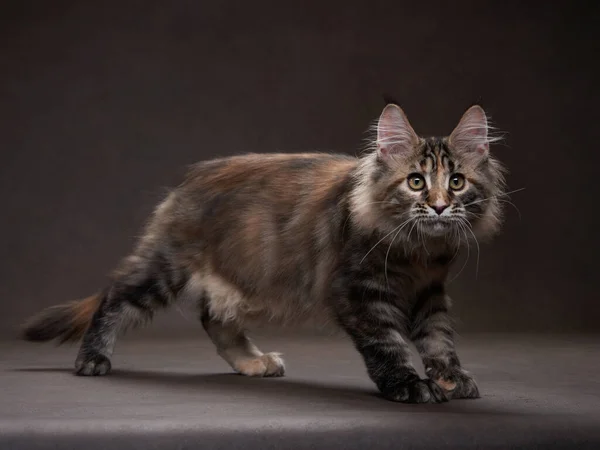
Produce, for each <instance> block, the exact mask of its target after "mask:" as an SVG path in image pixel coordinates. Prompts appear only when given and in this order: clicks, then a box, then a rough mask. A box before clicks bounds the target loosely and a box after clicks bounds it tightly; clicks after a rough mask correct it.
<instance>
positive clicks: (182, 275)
mask: <svg viewBox="0 0 600 450" xmlns="http://www.w3.org/2000/svg"><path fill="white" fill-rule="evenodd" d="M374 132H375V133H374V134H375V137H374V139H373V142H372V145H370V148H369V149H367V151H365V152H364V153H363V154H361V156H359V157H352V156H347V155H341V154H327V153H301V154H245V155H238V156H232V157H226V158H220V159H214V160H210V161H205V162H200V163H197V164H196V165H194V166H192V167H191V168H190V170H189V173H188V175H187V176H186V178H185V180H184V181H183V182H182V183H181V184H180V185H179V186H178V187H177V188H175V189H173V190H172V191H171V192H170V193H169V194H168V196H166V198H165V199H164V201H162V202H161V203H160V204H159V205H158V206H157V208H156V209H155V210H154V212H153V214H152V216H151V218H150V220H149V221H148V223H147V225H146V228H145V232H144V234H143V236H142V237H141V238H140V239H139V241H138V242H137V244H136V247H135V249H134V250H133V252H132V253H131V254H130V255H129V256H127V257H126V258H125V259H124V260H123V261H122V262H121V264H120V266H119V267H118V268H117V269H116V270H115V271H114V273H113V274H112V276H111V281H110V283H108V286H107V287H106V288H105V289H104V290H103V291H102V292H100V293H98V294H97V295H92V296H91V297H88V298H87V299H84V300H81V301H76V302H72V303H66V304H62V305H58V306H54V307H50V308H48V309H46V310H44V311H42V312H41V313H39V314H38V315H36V316H34V317H33V318H31V319H30V320H29V321H28V322H26V324H25V326H24V328H23V338H24V339H26V340H30V341H48V340H52V339H57V340H58V341H59V342H60V343H63V342H66V341H76V340H79V339H82V344H81V348H80V350H79V353H78V356H77V358H76V362H75V373H76V374H78V375H84V376H88V375H104V374H106V373H108V372H109V370H110V369H111V362H110V357H111V355H112V352H113V348H114V345H115V341H116V339H117V336H118V334H119V333H120V332H122V331H124V330H125V329H126V328H128V327H129V326H132V325H136V324H140V323H142V322H146V321H148V320H149V319H151V318H152V316H153V314H154V312H155V311H157V310H159V309H164V308H166V307H168V306H170V305H173V304H174V303H175V302H179V301H182V299H187V300H190V299H191V300H192V302H193V304H194V305H195V307H196V308H197V314H198V317H199V319H200V321H201V322H202V325H203V327H204V329H205V330H206V332H207V333H208V335H209V337H210V339H211V340H212V341H213V342H214V344H215V346H216V348H217V352H218V354H219V355H220V356H221V357H222V358H223V359H225V361H226V362H227V363H229V365H230V366H231V367H232V368H233V370H234V371H236V372H238V373H240V374H244V375H248V376H273V377H277V376H282V375H284V371H285V367H284V361H283V359H282V358H281V355H280V354H279V353H276V352H272V353H262V352H261V351H260V350H259V349H258V348H257V347H256V345H254V343H253V342H252V341H251V340H250V339H249V338H248V337H247V335H246V332H245V330H246V328H247V327H248V326H249V325H251V324H252V323H254V322H256V321H261V320H270V321H278V322H286V321H290V320H295V319H301V318H311V317H313V318H314V317H329V318H331V319H332V320H333V321H334V322H335V323H336V324H337V325H339V326H340V327H341V328H342V329H343V330H345V331H346V332H347V333H348V334H349V336H350V338H351V340H352V342H353V344H354V346H355V347H356V349H357V350H358V352H360V354H361V355H362V358H363V360H364V363H365V365H366V368H367V372H368V375H369V376H370V378H371V379H372V380H373V382H374V383H375V384H376V385H377V387H378V389H379V391H380V392H381V393H382V395H383V396H384V397H385V398H387V399H389V400H392V401H398V402H405V403H437V402H444V401H448V400H449V399H453V398H477V397H480V393H479V389H478V387H477V384H476V382H475V380H474V378H473V377H472V376H471V375H470V374H469V373H468V372H467V371H466V370H465V369H464V368H463V367H462V366H461V363H460V361H459V358H458V356H457V353H456V350H455V346H454V330H453V325H452V321H451V318H450V314H449V309H450V299H449V297H448V296H447V295H446V292H445V282H446V278H447V275H448V271H449V269H450V267H451V265H452V262H453V260H455V256H456V254H457V252H458V251H459V250H460V249H461V248H463V247H464V246H466V245H468V241H469V239H470V238H475V239H482V238H483V239H485V238H490V237H492V236H493V235H494V234H496V232H497V231H498V230H499V228H500V224H501V213H502V211H501V208H500V206H501V205H500V202H499V200H498V197H499V196H500V195H503V188H504V175H503V174H504V169H503V166H502V165H501V164H500V162H498V161H497V160H496V159H495V158H494V157H493V156H492V155H491V154H490V150H489V147H490V143H492V142H494V141H495V138H494V137H493V136H492V134H491V132H490V126H489V125H488V119H487V116H486V113H485V112H484V110H483V109H482V108H481V107H480V106H479V105H474V106H472V107H470V108H469V109H468V110H467V111H466V112H465V113H464V114H463V116H462V118H461V119H460V121H459V123H458V125H457V126H456V128H455V129H454V130H453V131H452V133H451V134H450V135H449V136H447V137H443V138H440V137H427V138H424V137H419V136H418V135H417V134H416V133H415V131H414V129H413V128H412V126H411V125H410V123H409V121H408V119H407V117H406V115H405V114H404V112H403V111H402V109H401V108H400V107H399V106H398V105H397V104H394V103H389V104H387V105H386V106H385V108H384V109H383V111H382V112H381V114H380V116H379V119H378V121H377V122H376V125H374ZM409 341H412V343H414V345H415V347H416V349H417V350H418V353H419V355H420V357H421V358H422V361H423V364H424V367H425V370H426V375H427V378H424V379H423V378H421V377H420V376H419V375H418V373H417V372H416V371H415V368H414V367H413V365H412V363H411V360H410V350H409V346H408V342H409Z"/></svg>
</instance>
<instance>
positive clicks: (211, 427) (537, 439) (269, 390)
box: [0, 335, 600, 450]
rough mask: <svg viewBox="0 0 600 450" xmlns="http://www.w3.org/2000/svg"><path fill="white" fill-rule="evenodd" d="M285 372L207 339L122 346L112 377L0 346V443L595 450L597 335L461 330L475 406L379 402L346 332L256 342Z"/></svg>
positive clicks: (58, 352) (68, 352)
mask: <svg viewBox="0 0 600 450" xmlns="http://www.w3.org/2000/svg"><path fill="white" fill-rule="evenodd" d="M258 343H259V344H260V346H261V347H262V349H263V350H264V351H272V350H278V351H282V352H283V353H284V354H285V358H286V362H287V368H288V372H287V376H286V377H285V378H281V379H249V378H245V377H242V376H238V375H235V374H232V373H230V370H229V368H228V366H227V365H226V364H225V363H224V362H223V361H221V360H220V358H219V357H218V356H217V355H216V354H215V352H214V349H213V348H212V346H211V345H209V343H208V341H207V339H206V338H204V337H200V338H198V339H195V340H136V339H129V340H123V341H122V342H120V343H119V346H118V349H117V352H116V354H115V356H114V358H113V372H112V374H111V375H109V376H107V377H100V378H80V377H75V376H73V375H72V374H71V367H72V363H73V359H74V356H75V352H76V348H75V347H65V348H55V347H53V346H52V345H35V344H28V343H14V342H5V343H3V344H0V389H1V393H0V447H1V448H15V449H28V448H36V449H49V448H78V449H79V448H84V449H86V450H88V449H96V448H98V449H101V448H112V449H115V448H144V449H151V448H173V449H188V448H190V449H191V448H211V449H215V448H223V449H225V448H248V449H249V448H255V449H267V448H307V449H308V448H357V449H358V448H361V449H364V448H432V449H440V448H444V449H445V448H456V449H467V448H486V449H489V448H498V449H500V448H590V449H591V448H600V381H599V376H598V374H599V373H600V337H598V338H589V337H588V338H584V337H572V336H571V337H569V336H564V337H552V338H549V337H541V336H536V337H529V336H510V337H507V336H498V335H495V336H482V335H477V336H466V337H463V338H462V340H461V341H460V343H459V349H460V353H461V356H462V359H463V362H464V364H465V366H466V367H467V368H468V369H470V370H471V371H472V372H473V373H474V375H475V376H476V377H477V379H478V380H479V382H480V387H481V390H482V393H483V398H482V399H479V400H454V401H452V402H451V403H448V404H443V405H418V406H413V405H401V404H395V403H391V402H388V401H386V400H383V399H381V398H380V397H379V396H378V395H377V392H376V389H375V387H374V385H373V384H372V383H371V382H370V381H369V379H368V378H367V376H366V374H365V371H364V368H363V366H362V362H361V360H360V357H359V356H358V354H357V353H356V352H355V351H354V350H353V348H352V347H351V346H350V344H349V342H348V341H347V340H346V339H345V338H343V337H306V336H296V337H286V338H281V337H270V338H267V337H263V338H260V339H258Z"/></svg>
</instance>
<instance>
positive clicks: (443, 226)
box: [421, 220, 453, 237]
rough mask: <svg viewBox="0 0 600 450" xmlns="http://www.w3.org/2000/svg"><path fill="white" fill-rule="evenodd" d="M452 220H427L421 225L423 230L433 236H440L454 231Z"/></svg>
mask: <svg viewBox="0 0 600 450" xmlns="http://www.w3.org/2000/svg"><path fill="white" fill-rule="evenodd" d="M452 225H453V224H452V222H451V221H449V220H426V221H423V223H422V225H421V229H422V231H423V232H424V233H425V234H427V235H429V236H431V237H440V236H444V235H446V234H449V233H451V232H452V231H453V226H452Z"/></svg>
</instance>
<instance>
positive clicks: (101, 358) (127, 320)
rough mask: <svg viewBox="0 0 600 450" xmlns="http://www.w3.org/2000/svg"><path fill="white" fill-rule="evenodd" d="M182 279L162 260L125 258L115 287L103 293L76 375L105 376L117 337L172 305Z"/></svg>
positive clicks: (79, 357) (76, 363)
mask: <svg viewBox="0 0 600 450" xmlns="http://www.w3.org/2000/svg"><path fill="white" fill-rule="evenodd" d="M179 276H181V274H179V273H178V272H176V271H174V270H169V267H168V266H167V265H166V263H165V260H164V259H163V258H158V257H156V256H153V257H146V258H144V257H140V256H138V255H133V256H130V257H128V258H126V259H125V261H124V263H123V265H122V267H121V268H120V269H119V270H118V271H117V273H116V274H115V276H114V280H113V282H112V284H111V285H110V286H109V287H108V288H107V289H106V290H105V291H104V292H103V293H102V294H101V299H100V302H99V306H98V309H97V310H96V311H95V313H94V315H93V316H92V318H91V321H90V324H89V326H88V328H87V330H86V331H85V334H84V336H83V342H82V343H81V347H80V349H79V353H78V355H77V359H76V361H75V372H76V374H77V375H83V376H90V375H105V374H106V373H108V372H109V371H110V369H111V362H110V357H111V356H112V353H113V349H114V347H115V343H116V340H117V337H118V335H119V334H120V333H121V332H122V331H125V330H126V329H127V328H129V327H132V326H135V325H137V324H140V323H143V322H148V321H150V320H151V319H152V317H153V315H154V313H155V311H157V310H158V309H164V308H166V307H167V306H169V305H170V303H171V302H172V300H173V299H174V298H175V296H176V289H174V288H173V286H176V285H177V284H178V283H181V281H180V280H179V279H178V278H177V277H179Z"/></svg>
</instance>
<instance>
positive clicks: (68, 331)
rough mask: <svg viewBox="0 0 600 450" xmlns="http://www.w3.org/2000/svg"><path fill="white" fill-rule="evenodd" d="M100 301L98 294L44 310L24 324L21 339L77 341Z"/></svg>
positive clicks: (60, 341)
mask: <svg viewBox="0 0 600 450" xmlns="http://www.w3.org/2000/svg"><path fill="white" fill-rule="evenodd" d="M101 300H102V296H101V295H99V294H98V295H92V296H90V297H88V298H86V299H83V300H77V301H74V302H69V303H63V304H62V305H56V306H51V307H50V308H46V309H44V310H43V311H41V312H39V313H38V314H36V315H35V316H33V317H32V318H30V319H29V320H28V321H27V322H25V324H24V325H23V327H22V329H21V337H22V338H23V339H25V340H26V341H34V342H45V341H51V340H52V339H57V340H58V342H59V344H63V343H65V342H69V341H78V340H79V339H81V337H82V336H83V333H85V330H86V329H87V327H88V325H89V324H90V322H91V320H92V316H93V315H94V313H95V312H96V310H97V309H98V306H99V305H100V302H101Z"/></svg>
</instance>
